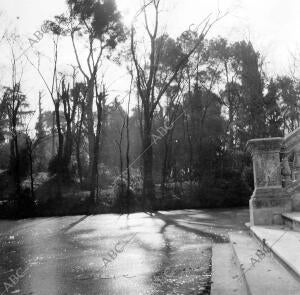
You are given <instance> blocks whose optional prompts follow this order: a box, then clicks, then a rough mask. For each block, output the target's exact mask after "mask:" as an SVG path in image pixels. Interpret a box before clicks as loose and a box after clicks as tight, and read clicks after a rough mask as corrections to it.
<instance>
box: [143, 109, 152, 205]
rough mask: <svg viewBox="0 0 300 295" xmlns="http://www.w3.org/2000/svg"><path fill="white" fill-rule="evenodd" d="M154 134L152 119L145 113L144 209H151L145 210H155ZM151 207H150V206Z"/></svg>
mask: <svg viewBox="0 0 300 295" xmlns="http://www.w3.org/2000/svg"><path fill="white" fill-rule="evenodd" d="M151 132H152V122H151V118H150V116H149V115H148V113H147V110H146V112H145V123H144V137H143V164H144V165H143V176H144V181H143V197H144V207H145V205H147V207H148V206H150V208H144V209H150V210H153V209H154V183H153V174H152V171H153V149H152V141H151V135H152V134H151ZM147 203H148V204H149V205H148V204H147Z"/></svg>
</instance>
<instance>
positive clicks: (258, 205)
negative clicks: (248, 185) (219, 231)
mask: <svg viewBox="0 0 300 295" xmlns="http://www.w3.org/2000/svg"><path fill="white" fill-rule="evenodd" d="M282 143H283V138H280V137H277V138H262V139H252V140H249V141H248V143H247V150H248V151H250V153H251V155H252V159H253V173H254V186H255V190H254V192H253V195H252V196H251V200H250V204H249V205H250V223H251V225H270V224H280V223H281V222H282V220H281V213H284V212H290V211H291V199H290V197H289V195H288V193H287V192H286V190H284V189H283V188H282V179H281V163H280V150H281V147H282Z"/></svg>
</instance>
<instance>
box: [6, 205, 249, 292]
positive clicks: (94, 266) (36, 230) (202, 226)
mask: <svg viewBox="0 0 300 295" xmlns="http://www.w3.org/2000/svg"><path fill="white" fill-rule="evenodd" d="M248 220H249V216H248V210H247V209H234V210H180V211H170V212H165V211H161V212H158V213H156V214H154V215H150V214H146V213H135V214H131V215H129V216H127V215H122V216H120V215H116V214H107V215H95V216H72V217H57V218H54V217H53V218H38V219H28V220H19V221H11V222H10V221H0V231H1V232H0V245H1V250H0V282H1V284H0V295H4V294H38V295H40V294H41V295H44V294H49V295H55V294H61V295H64V294H67V295H69V294H78V295H79V294H109V295H111V294H202V295H207V294H210V282H211V281H210V275H211V246H212V244H213V243H227V242H228V235H227V232H228V231H231V230H240V229H244V223H245V222H246V221H248Z"/></svg>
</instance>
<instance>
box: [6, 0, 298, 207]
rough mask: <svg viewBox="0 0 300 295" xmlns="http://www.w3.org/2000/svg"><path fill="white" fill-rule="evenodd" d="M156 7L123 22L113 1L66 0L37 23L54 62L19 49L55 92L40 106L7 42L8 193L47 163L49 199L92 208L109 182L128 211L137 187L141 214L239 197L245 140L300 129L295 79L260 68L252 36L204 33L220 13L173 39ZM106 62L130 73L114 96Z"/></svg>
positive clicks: (238, 201) (17, 193)
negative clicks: (80, 196)
mask: <svg viewBox="0 0 300 295" xmlns="http://www.w3.org/2000/svg"><path fill="white" fill-rule="evenodd" d="M161 5H162V4H161V1H160V0H152V1H149V2H147V3H146V2H145V4H144V5H143V6H142V7H141V8H140V9H139V10H138V11H137V13H136V15H135V19H134V22H133V23H132V26H131V27H130V28H128V27H125V25H124V24H123V23H122V17H121V14H120V12H119V11H118V8H117V6H116V3H115V1H114V0H104V1H102V2H99V1H93V0H89V1H87V0H85V1H79V0H68V1H67V6H68V13H65V14H61V15H58V16H55V17H54V19H52V20H47V21H45V23H44V24H43V29H44V31H43V32H45V33H44V34H47V35H48V36H49V37H51V40H52V46H53V52H54V53H53V59H52V64H51V66H52V68H51V69H48V72H47V73H45V72H43V70H42V67H41V66H40V62H41V57H40V55H39V54H38V55H37V56H36V58H35V59H31V58H29V56H28V55H26V54H24V56H23V57H22V59H25V60H26V61H27V62H28V63H29V64H30V65H31V66H32V68H33V69H34V70H35V71H36V73H38V75H39V77H40V79H41V81H43V83H44V87H45V89H46V91H47V95H48V96H49V97H50V98H51V100H52V110H43V94H42V92H39V94H38V100H39V107H38V113H33V112H32V111H31V109H30V107H31V106H30V104H29V103H28V98H27V96H26V94H24V93H23V92H22V74H21V69H20V68H18V66H20V65H19V59H17V58H16V46H17V42H18V41H17V40H16V38H13V37H12V36H6V37H5V38H4V40H6V41H7V44H8V45H9V48H10V50H11V56H12V59H11V60H12V63H11V71H12V80H11V85H9V86H5V87H2V92H1V93H2V94H1V96H0V141H1V143H0V165H1V167H0V168H2V169H7V171H8V174H9V177H10V181H11V183H12V187H13V189H12V190H11V191H10V195H11V196H13V197H16V198H21V196H23V195H24V188H23V187H22V181H24V179H26V177H27V178H28V177H29V179H30V187H29V190H27V192H28V194H29V197H28V198H29V199H30V200H31V201H34V200H35V199H36V196H35V191H36V188H35V176H36V175H37V174H38V173H40V172H45V171H48V172H49V175H51V177H52V178H51V179H52V180H51V186H52V188H51V190H52V193H53V196H54V198H56V199H60V198H62V196H63V194H64V193H65V192H66V191H67V190H68V189H70V187H72V186H75V187H76V189H77V190H78V191H88V192H89V201H90V202H91V203H92V204H96V203H97V202H99V199H100V200H101V198H102V196H101V191H103V190H105V189H107V188H109V187H113V188H114V192H117V194H118V196H119V197H120V198H119V202H120V204H121V205H122V207H126V208H127V210H129V207H130V203H131V204H132V202H133V199H135V198H136V197H135V196H134V195H139V196H140V204H141V208H143V209H145V210H154V209H158V208H161V207H163V206H162V205H161V204H162V203H164V204H165V207H166V208H169V207H172V204H171V203H170V202H171V201H166V200H170V198H171V199H172V202H173V203H176V204H179V205H178V206H183V207H186V206H191V207H193V206H201V205H203V206H219V205H222V206H226V205H228V206H230V205H245V204H247V201H248V199H249V196H250V193H251V188H252V185H253V184H252V176H251V175H252V174H251V173H252V170H251V161H250V159H249V155H248V154H247V153H246V152H245V145H246V142H247V141H248V140H249V139H251V138H260V137H276V136H283V135H284V134H286V133H287V132H291V131H293V130H294V129H296V128H298V127H299V112H298V107H299V106H298V105H299V102H298V101H299V100H298V98H299V94H300V93H299V89H300V87H299V86H300V83H299V81H298V80H297V79H296V78H295V77H294V76H293V75H285V76H279V75H278V76H274V75H273V76H270V75H268V73H266V71H265V66H264V58H263V56H261V54H260V53H259V52H258V51H257V50H255V48H254V47H253V45H252V44H251V42H249V41H244V40H242V41H237V42H230V41H228V40H227V39H225V38H222V37H218V38H213V39H209V38H208V36H207V35H208V33H209V31H210V30H211V29H213V27H214V26H215V25H217V24H218V22H219V21H221V20H222V18H223V17H226V16H224V15H220V14H218V15H217V16H216V17H214V18H213V17H211V16H209V17H207V18H206V19H204V20H203V22H202V23H201V24H200V25H199V26H198V27H195V26H191V27H190V28H189V29H187V30H186V31H184V32H182V33H181V34H180V35H179V36H178V37H177V38H172V37H170V36H169V35H168V34H167V32H165V31H164V30H162V28H161V19H160V6H161ZM150 16H151V17H150ZM140 23H142V27H141V26H140V25H138V24H140ZM141 36H143V38H142V39H141ZM62 40H70V43H71V44H72V48H73V52H72V54H73V55H74V60H75V62H74V64H73V65H72V71H71V72H70V71H69V72H67V71H61V70H60V68H59V62H58V61H59V59H60V58H62V56H61V55H60V44H61V42H62ZM141 40H142V42H141ZM82 47H84V49H82ZM116 57H117V58H116ZM112 59H114V61H111V62H115V63H118V65H119V66H120V67H122V68H123V69H126V71H127V73H128V77H129V79H128V81H129V83H128V87H127V89H128V90H127V91H126V93H125V95H124V97H122V98H120V97H113V95H112V93H110V90H109V87H108V86H107V83H105V74H103V73H101V67H102V66H103V63H104V62H105V61H107V60H112ZM108 101H110V103H109V102H108ZM111 101H113V102H111ZM32 117H34V118H36V123H35V129H34V130H33V131H29V121H30V120H31V118H32ZM48 181H50V180H49V179H48ZM3 191H5V190H4V189H3ZM29 192H30V193H29ZM174 206H175V205H174Z"/></svg>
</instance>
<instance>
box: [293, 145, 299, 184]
mask: <svg viewBox="0 0 300 295" xmlns="http://www.w3.org/2000/svg"><path fill="white" fill-rule="evenodd" d="M293 166H294V167H293V173H294V180H296V181H299V180H300V148H299V147H297V148H296V149H295V150H294V165H293Z"/></svg>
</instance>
